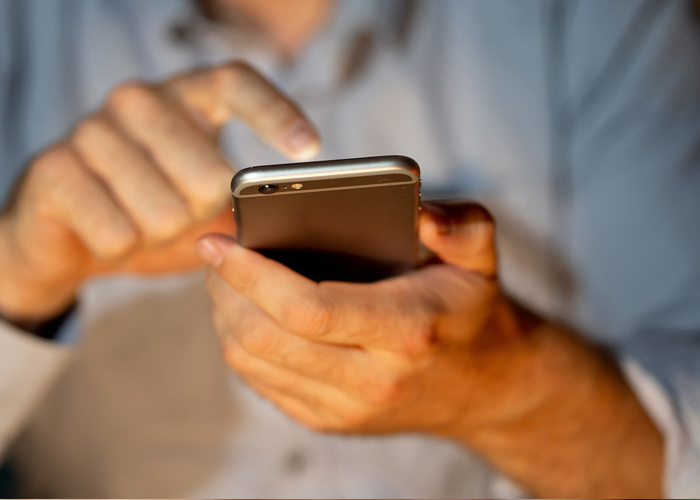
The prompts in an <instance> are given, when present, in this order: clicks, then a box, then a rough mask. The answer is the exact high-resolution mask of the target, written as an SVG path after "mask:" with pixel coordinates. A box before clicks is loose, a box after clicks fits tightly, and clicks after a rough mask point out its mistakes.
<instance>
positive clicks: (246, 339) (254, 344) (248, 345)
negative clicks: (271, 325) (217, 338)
mask: <svg viewBox="0 0 700 500" xmlns="http://www.w3.org/2000/svg"><path fill="white" fill-rule="evenodd" d="M236 337H237V339H238V342H239V343H240V344H241V346H242V347H243V348H244V349H245V350H246V351H247V352H249V353H251V354H255V355H256V356H261V357H266V356H269V355H270V354H272V353H273V352H274V351H275V348H276V343H275V339H274V336H273V335H272V334H271V332H270V330H269V329H268V328H267V327H265V326H262V325H260V324H259V323H258V324H254V323H248V324H246V325H242V326H241V328H240V329H239V331H237V332H236Z"/></svg>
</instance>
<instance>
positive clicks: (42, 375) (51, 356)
mask: <svg viewBox="0 0 700 500" xmlns="http://www.w3.org/2000/svg"><path fill="white" fill-rule="evenodd" d="M71 353H72V349H70V348H68V347H66V346H64V345H60V344H57V343H55V342H50V341H46V340H43V339H40V338H37V337H34V336H32V335H30V334H27V333H25V332H22V331H21V330H18V329H17V328H15V327H13V326H11V325H9V324H7V323H5V322H2V321H0V408H1V409H2V410H1V411H0V457H1V456H2V455H3V453H4V451H5V449H6V448H7V446H8V445H9V443H10V442H11V441H12V439H13V438H14V437H15V436H16V435H17V433H18V432H19V431H20V429H21V428H22V427H23V425H24V423H25V422H26V420H27V419H28V418H29V417H30V415H31V413H32V411H33V409H34V407H35V406H36V405H37V403H38V402H39V401H40V400H41V398H42V396H43V395H44V394H45V392H46V391H47V390H48V388H49V387H50V385H51V383H52V382H53V381H54V380H55V379H56V378H57V376H58V375H59V373H60V372H61V371H62V369H63V367H64V366H65V365H66V363H67V362H68V360H69V359H70V355H71Z"/></svg>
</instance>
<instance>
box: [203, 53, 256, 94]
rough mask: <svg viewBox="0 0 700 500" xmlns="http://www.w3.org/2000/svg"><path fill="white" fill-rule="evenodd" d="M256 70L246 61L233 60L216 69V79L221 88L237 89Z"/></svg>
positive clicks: (242, 85) (243, 85)
mask: <svg viewBox="0 0 700 500" xmlns="http://www.w3.org/2000/svg"><path fill="white" fill-rule="evenodd" d="M255 74H256V72H255V70H254V69H253V68H252V67H251V66H250V65H249V64H248V63H246V62H245V61H240V60H236V61H231V62H230V63H227V64H224V65H222V66H219V67H218V68H216V69H215V70H214V74H213V77H214V81H215V82H216V85H217V86H218V87H219V88H222V89H230V90H237V89H240V88H243V87H245V86H246V83H247V82H248V81H250V79H251V78H252V77H253V75H255Z"/></svg>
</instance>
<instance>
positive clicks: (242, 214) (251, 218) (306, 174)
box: [231, 156, 420, 282]
mask: <svg viewBox="0 0 700 500" xmlns="http://www.w3.org/2000/svg"><path fill="white" fill-rule="evenodd" d="M231 193H232V195H233V212H234V216H235V219H236V226H237V231H238V242H239V243H240V244H241V245H243V246H245V247H247V248H251V249H254V250H257V251H258V252H260V253H262V254H264V255H265V256H267V257H269V258H272V259H275V260H277V261H279V262H281V263H283V264H285V265H286V266H288V267H290V268H292V269H294V270H295V271H297V272H299V273H301V274H303V275H305V276H307V277H309V278H311V279H313V280H316V281H324V280H333V281H353V282H370V281H376V280H379V279H383V278H387V277H390V276H395V275H397V274H400V273H403V272H405V271H407V270H409V269H412V268H414V267H415V265H416V261H417V256H418V211H419V209H420V208H419V207H420V168H419V167H418V164H417V163H416V162H415V161H414V160H412V159H411V158H408V157H405V156H377V157H371V158H352V159H345V160H332V161H315V162H305V163H290V164H282V165H265V166H259V167H250V168H245V169H242V170H240V171H238V172H237V173H236V175H235V176H234V177H233V180H232V181H231Z"/></svg>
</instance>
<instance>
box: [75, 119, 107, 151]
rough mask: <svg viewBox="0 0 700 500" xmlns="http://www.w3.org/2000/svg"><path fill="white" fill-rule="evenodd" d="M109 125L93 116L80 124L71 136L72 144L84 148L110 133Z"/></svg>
mask: <svg viewBox="0 0 700 500" xmlns="http://www.w3.org/2000/svg"><path fill="white" fill-rule="evenodd" d="M107 129H108V125H107V123H106V122H105V120H104V119H102V118H101V117H99V116H96V115H93V116H89V117H87V118H85V119H84V120H82V121H81V122H80V123H78V124H77V125H76V126H75V128H74V129H73V133H72V134H71V142H72V143H73V144H75V145H77V146H79V147H80V146H84V145H85V144H90V143H91V142H93V141H95V140H97V139H98V138H99V137H102V136H104V135H105V134H106V133H107V132H108V130H107Z"/></svg>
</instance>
